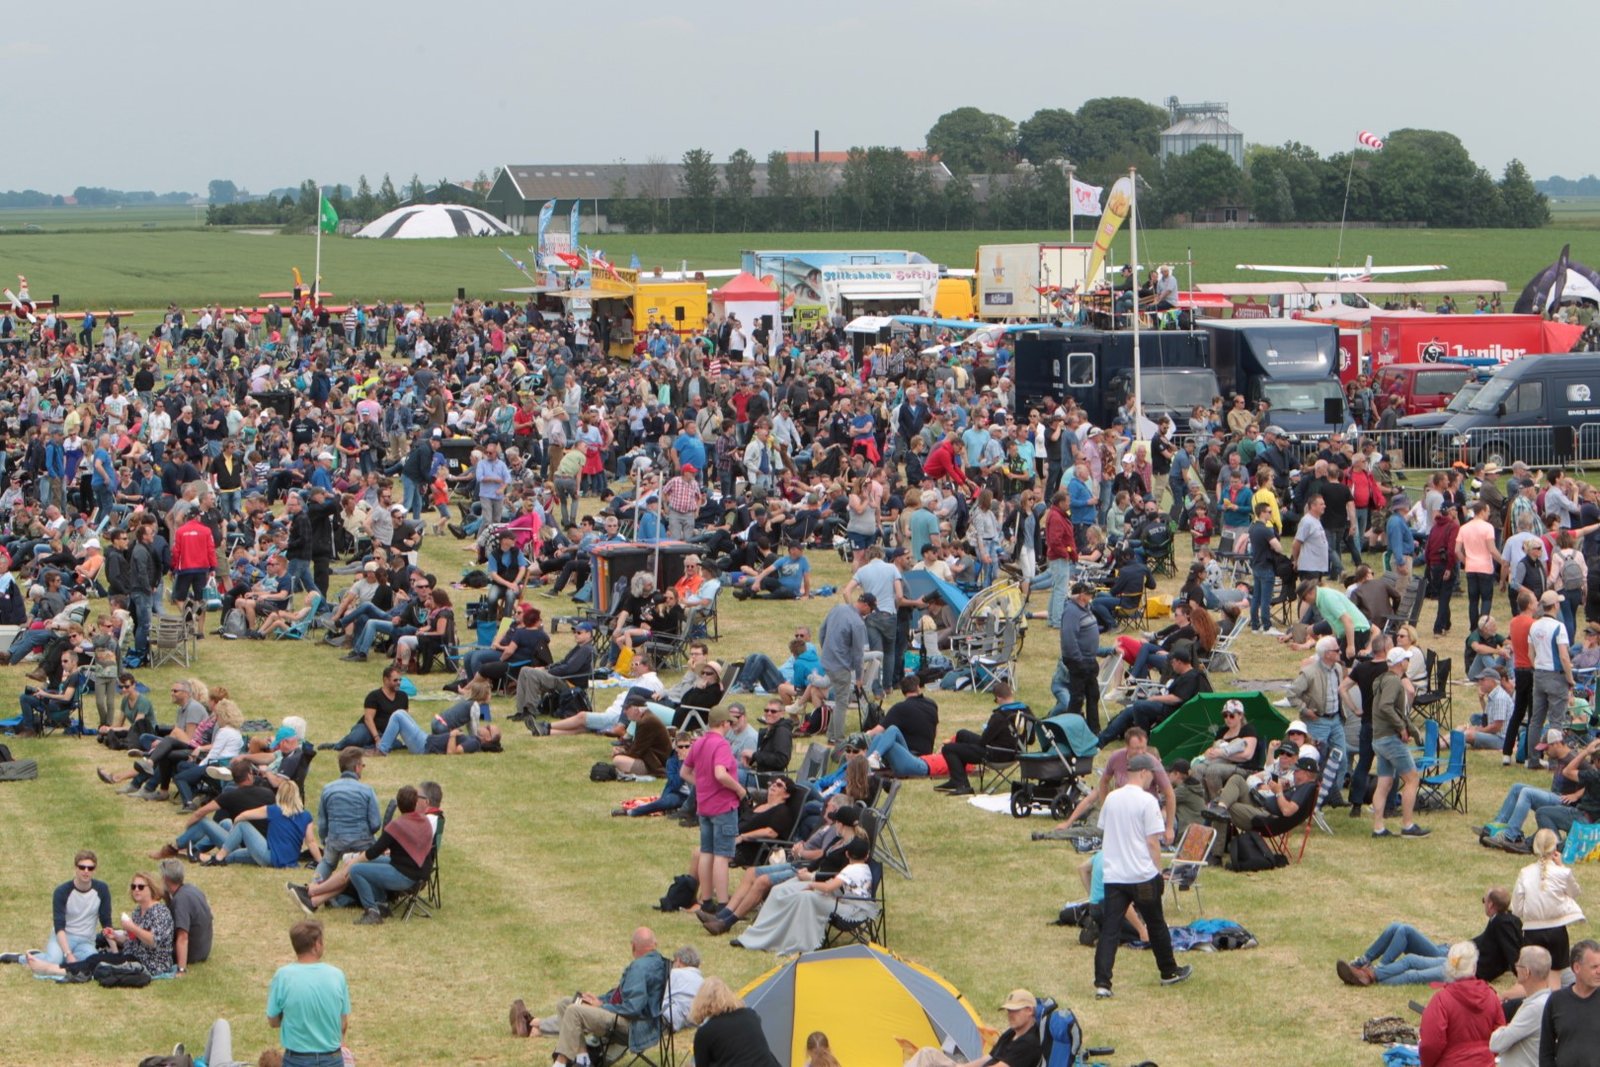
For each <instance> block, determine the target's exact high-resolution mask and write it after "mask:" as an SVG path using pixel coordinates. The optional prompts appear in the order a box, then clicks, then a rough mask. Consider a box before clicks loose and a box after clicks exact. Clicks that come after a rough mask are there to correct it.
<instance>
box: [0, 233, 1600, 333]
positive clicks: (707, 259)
mask: <svg viewBox="0 0 1600 1067" xmlns="http://www.w3.org/2000/svg"><path fill="white" fill-rule="evenodd" d="M12 214H25V213H11V212H0V234H3V236H0V276H4V275H11V274H18V273H20V274H26V275H27V276H28V279H29V283H30V284H31V285H32V287H33V291H34V293H35V294H37V295H46V296H47V295H49V294H51V293H59V294H60V295H61V298H62V301H63V304H64V306H65V307H66V308H67V309H68V310H74V309H81V308H84V307H86V306H90V305H92V306H93V307H95V308H97V309H100V308H104V307H106V306H107V305H108V304H110V305H115V306H117V307H119V308H124V309H127V308H143V309H152V308H155V309H159V308H164V307H166V305H167V303H168V302H169V301H177V302H179V303H180V304H183V305H184V306H187V307H195V306H198V305H199V304H200V303H201V302H203V301H222V302H225V303H233V302H248V303H256V302H257V301H256V297H257V294H259V293H263V292H275V291H282V290H285V289H287V288H288V287H289V286H290V284H291V276H290V269H291V268H294V267H298V268H299V269H300V272H301V274H302V275H304V276H305V277H308V278H309V277H310V275H311V271H312V263H313V260H314V258H315V249H314V244H315V242H314V240H313V238H311V237H309V236H282V235H270V234H268V235H263V234H258V233H251V232H245V231H242V230H235V231H227V230H194V229H183V228H179V227H178V225H176V224H174V225H173V226H170V227H169V226H163V225H156V226H154V227H153V228H149V229H146V228H143V226H144V224H143V223H141V224H140V225H139V226H135V227H128V228H124V229H120V230H112V229H105V230H100V231H98V232H46V233H17V232H12V226H13V223H12V222H11V221H9V216H11V215H12ZM106 214H112V215H115V214H119V213H116V212H108V213H106ZM1590 219H1591V217H1590V216H1586V215H1581V214H1580V215H1574V216H1573V217H1572V219H1571V222H1570V225H1569V224H1568V221H1567V217H1566V216H1564V215H1558V220H1559V221H1558V223H1557V225H1555V226H1552V227H1550V228H1547V229H1543V230H1351V231H1349V232H1347V233H1346V234H1345V238H1344V253H1343V255H1342V257H1340V258H1341V259H1342V261H1343V262H1344V263H1345V264H1347V265H1348V264H1351V263H1360V262H1363V261H1364V260H1365V259H1366V257H1367V256H1368V255H1371V256H1372V257H1373V262H1374V263H1376V264H1380V265H1381V264H1396V263H1446V264H1448V265H1449V266H1450V268H1451V269H1450V272H1449V273H1448V274H1447V275H1439V276H1438V277H1455V278H1487V279H1498V280H1500V281H1504V282H1505V283H1506V284H1507V286H1508V287H1509V289H1510V293H1509V297H1508V301H1507V302H1508V305H1509V303H1510V301H1511V300H1514V299H1515V294H1516V293H1517V292H1518V291H1520V290H1521V288H1522V286H1523V285H1524V284H1526V282H1527V280H1528V279H1529V278H1530V277H1532V276H1533V275H1534V274H1535V273H1536V272H1537V271H1538V270H1539V269H1541V268H1542V267H1544V266H1546V265H1547V264H1549V263H1550V262H1551V261H1552V260H1554V259H1555V257H1556V255H1557V253H1558V252H1559V251H1560V250H1561V246H1562V245H1563V244H1564V243H1568V242H1570V243H1571V244H1572V246H1573V256H1574V258H1577V259H1581V260H1586V261H1594V260H1595V259H1596V258H1600V248H1597V246H1600V239H1596V237H1595V235H1594V234H1593V231H1592V229H1591V228H1590V227H1589V226H1588V225H1587V221H1589V220H1590ZM147 221H148V220H147ZM1079 236H1080V238H1081V239H1084V240H1087V239H1089V238H1090V236H1092V235H1091V234H1090V232H1089V231H1088V230H1087V229H1084V230H1080V233H1079ZM1065 239H1066V235H1065V234H1064V233H1060V232H1057V233H1045V232H978V231H927V232H918V233H835V234H817V233H811V234H770V233H767V234H665V235H653V236H649V235H647V236H637V237H636V236H629V235H624V234H610V235H604V236H601V237H598V238H596V237H591V236H587V235H586V236H585V237H584V240H585V242H593V243H596V244H599V245H600V246H601V247H603V248H604V249H605V251H606V252H607V253H608V255H609V256H610V257H611V259H612V260H613V261H614V262H618V263H626V262H628V260H629V257H630V256H631V255H632V254H635V253H636V254H637V255H638V256H639V259H640V262H641V263H642V264H643V266H644V267H645V268H646V269H649V268H652V267H658V266H659V267H662V268H664V269H668V270H673V269H677V268H678V267H679V266H680V264H682V263H684V262H687V263H688V265H689V266H690V267H691V268H696V267H698V268H713V267H731V266H737V265H738V255H739V252H740V250H741V249H746V248H766V249H781V248H796V249H804V248H907V249H913V250H915V251H918V252H921V253H923V254H925V255H927V256H928V257H929V258H931V259H933V260H935V261H938V262H941V263H945V264H947V265H950V266H955V267H970V266H971V265H972V263H973V259H974V253H975V251H976V249H977V247H978V245H980V244H987V243H1000V242H1012V241H1038V240H1046V241H1064V240H1065ZM1338 240H1339V237H1338V231H1336V230H1297V229H1295V230H1153V231H1151V230H1145V231H1141V233H1140V256H1139V258H1140V260H1141V261H1142V262H1144V263H1146V264H1155V263H1160V262H1170V263H1176V264H1177V265H1178V276H1179V280H1180V281H1181V282H1182V284H1184V285H1185V286H1187V285H1188V284H1189V280H1190V277H1191V275H1190V269H1189V266H1188V265H1187V264H1186V262H1185V261H1188V260H1192V263H1193V274H1192V277H1193V279H1194V280H1195V281H1199V282H1206V281H1209V282H1221V281H1247V280H1252V279H1253V280H1265V279H1268V278H1271V277H1272V276H1271V275H1264V274H1246V273H1244V272H1240V271H1237V270H1235V269H1234V265H1235V264H1237V263H1246V262H1255V263H1289V264H1331V263H1333V261H1334V259H1335V254H1336V249H1337V246H1338ZM531 242H532V239H531V238H529V237H513V238H462V239H457V240H437V241H369V240H357V239H353V238H346V237H332V238H329V239H327V240H325V241H324V242H323V249H322V253H323V255H322V276H323V280H324V285H325V286H326V287H327V288H328V289H329V290H331V291H332V292H333V293H334V301H335V302H341V301H343V300H346V299H352V298H357V299H363V300H375V299H378V298H380V297H386V298H396V297H399V298H402V299H405V300H414V299H426V300H429V301H434V302H436V301H441V300H448V299H450V298H451V297H453V296H454V295H455V292H456V289H457V288H458V287H459V288H465V289H466V290H467V292H468V293H469V294H471V295H473V296H476V297H483V298H493V297H494V296H495V295H496V294H497V293H498V292H499V291H500V290H501V289H504V288H509V287H515V286H519V285H526V284H527V279H526V278H524V277H523V276H522V275H521V274H520V273H518V272H517V271H516V270H514V269H513V268H512V267H511V265H510V264H508V263H507V262H506V261H505V259H504V258H503V257H502V256H501V255H500V253H499V252H498V251H496V248H497V247H500V248H504V249H505V250H506V251H507V252H510V253H511V254H512V255H515V256H519V257H520V258H523V259H528V258H530V257H529V256H528V254H527V247H528V245H529V244H531ZM1127 248H1128V236H1127V234H1126V232H1124V233H1123V234H1122V235H1121V236H1119V237H1118V239H1117V243H1116V247H1115V248H1114V249H1113V251H1112V255H1111V259H1112V261H1113V262H1120V261H1121V260H1123V259H1125V258H1126V255H1127ZM148 318H149V317H148V316H146V317H145V319H144V320H141V321H148Z"/></svg>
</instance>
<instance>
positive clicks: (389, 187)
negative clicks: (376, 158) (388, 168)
mask: <svg viewBox="0 0 1600 1067" xmlns="http://www.w3.org/2000/svg"><path fill="white" fill-rule="evenodd" d="M399 204H400V194H399V193H397V192H395V191H394V182H392V181H390V180H389V175H388V173H387V172H385V173H384V175H383V181H381V182H379V183H378V202H377V205H376V207H377V212H378V214H379V215H382V214H383V213H384V212H385V211H393V210H394V209H395V208H396V207H398V206H399Z"/></svg>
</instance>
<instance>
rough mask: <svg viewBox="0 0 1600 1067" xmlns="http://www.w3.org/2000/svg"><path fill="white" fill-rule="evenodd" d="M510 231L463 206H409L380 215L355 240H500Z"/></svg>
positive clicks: (479, 212) (502, 224) (501, 223)
mask: <svg viewBox="0 0 1600 1067" xmlns="http://www.w3.org/2000/svg"><path fill="white" fill-rule="evenodd" d="M513 233H515V231H514V230H512V229H511V227H509V226H507V225H506V224H505V223H503V222H501V221H500V220H499V219H497V218H495V217H494V216H493V215H491V214H489V213H488V212H487V211H484V210H483V209H482V208H476V207H466V206H464V205H462V204H411V205H408V206H406V207H397V208H395V209H394V210H393V211H390V212H388V213H386V214H383V215H380V216H379V217H378V218H376V219H373V220H372V221H371V222H369V223H367V224H366V225H365V226H363V227H361V229H359V230H357V231H356V236H357V237H405V238H418V237H502V236H506V235H510V234H513Z"/></svg>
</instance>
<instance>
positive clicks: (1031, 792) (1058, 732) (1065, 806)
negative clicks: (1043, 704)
mask: <svg viewBox="0 0 1600 1067" xmlns="http://www.w3.org/2000/svg"><path fill="white" fill-rule="evenodd" d="M1034 736H1035V737H1037V738H1038V739H1039V747H1040V751H1038V752H1024V753H1023V754H1022V755H1021V756H1020V757H1018V759H1017V778H1016V781H1014V782H1012V783H1011V814H1012V816H1013V817H1015V818H1018V819H1026V818H1027V817H1028V816H1029V815H1032V814H1033V812H1034V811H1035V810H1036V809H1042V810H1047V811H1049V812H1050V814H1051V816H1052V817H1054V818H1057V819H1065V818H1066V817H1067V816H1068V815H1070V814H1072V809H1073V808H1075V807H1077V806H1078V802H1079V801H1081V800H1082V799H1083V798H1084V797H1085V796H1087V795H1088V784H1087V778H1088V776H1089V774H1090V773H1091V772H1092V771H1093V769H1094V757H1095V754H1096V753H1097V752H1099V751H1100V746H1099V743H1098V742H1097V740H1096V738H1095V734H1094V731H1093V730H1090V729H1089V725H1088V723H1086V722H1084V721H1083V716H1081V715H1052V716H1051V717H1050V718H1048V719H1041V720H1040V721H1039V725H1038V727H1037V729H1036V730H1035V732H1034Z"/></svg>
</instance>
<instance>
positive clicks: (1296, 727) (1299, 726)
mask: <svg viewBox="0 0 1600 1067" xmlns="http://www.w3.org/2000/svg"><path fill="white" fill-rule="evenodd" d="M1296 731H1298V732H1300V733H1303V734H1305V735H1306V736H1307V737H1310V736H1311V731H1310V730H1307V729H1306V724H1305V723H1303V722H1301V721H1300V720H1299V719H1296V720H1294V721H1293V722H1291V723H1290V724H1289V726H1288V729H1286V730H1284V731H1283V732H1284V733H1285V734H1292V733H1295V732H1296Z"/></svg>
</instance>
